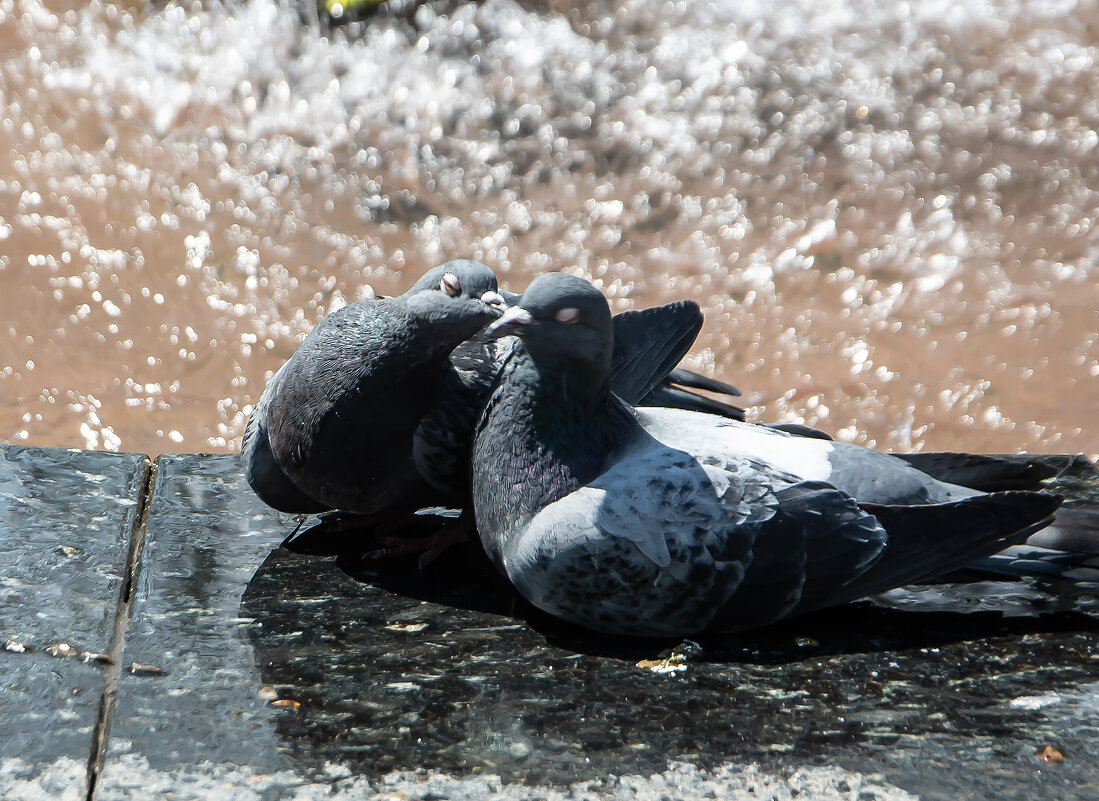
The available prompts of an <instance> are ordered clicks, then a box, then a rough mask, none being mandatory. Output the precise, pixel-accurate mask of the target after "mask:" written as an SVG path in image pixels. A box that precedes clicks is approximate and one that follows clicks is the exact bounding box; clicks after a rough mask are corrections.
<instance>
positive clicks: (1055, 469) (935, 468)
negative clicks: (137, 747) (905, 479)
mask: <svg viewBox="0 0 1099 801" xmlns="http://www.w3.org/2000/svg"><path fill="white" fill-rule="evenodd" d="M893 456H895V457H897V458H898V459H903V460H904V461H906V462H908V463H909V464H910V465H912V466H913V467H915V468H916V469H917V470H921V471H923V472H924V473H927V474H928V475H930V476H932V477H933V478H936V479H938V480H939V481H945V482H947V483H948V484H958V485H960V486H963V487H969V488H970V489H975V490H980V491H981V492H1004V491H1007V490H1037V489H1040V488H1041V486H1042V482H1043V481H1045V480H1046V479H1049V478H1053V476H1055V475H1057V474H1058V473H1059V472H1061V470H1062V469H1063V468H1064V465H1063V464H1062V463H1060V462H1059V461H1056V460H1057V459H1058V458H1059V457H1048V456H1029V455H1027V454H1017V455H1015V454H1011V455H1008V454H1002V455H992V454H980V453H950V452H943V453H894V454H893Z"/></svg>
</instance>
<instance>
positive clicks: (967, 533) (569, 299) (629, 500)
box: [473, 275, 1060, 636]
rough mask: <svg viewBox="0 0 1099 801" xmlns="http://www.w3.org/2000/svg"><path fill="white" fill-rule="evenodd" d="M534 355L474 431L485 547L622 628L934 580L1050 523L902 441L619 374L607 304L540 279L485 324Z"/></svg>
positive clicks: (1033, 505) (606, 626)
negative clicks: (944, 469) (677, 395)
mask: <svg viewBox="0 0 1099 801" xmlns="http://www.w3.org/2000/svg"><path fill="white" fill-rule="evenodd" d="M486 333H487V334H490V335H505V334H515V335H518V336H519V337H521V338H522V341H523V347H521V348H516V349H515V350H514V351H513V352H512V354H511V355H510V357H509V359H508V361H507V363H506V364H505V365H504V367H503V369H502V371H501V377H500V381H499V385H498V387H497V388H496V390H495V391H494V393H493V395H492V398H491V399H490V401H489V403H488V406H487V408H486V411H485V413H484V415H483V417H482V420H481V422H480V424H479V425H478V428H477V431H476V438H475V443H474V450H473V499H474V508H475V510H476V518H477V529H478V531H479V532H480V535H481V539H482V542H483V544H484V546H485V550H486V551H487V552H488V554H489V556H490V557H491V558H492V559H493V560H494V562H495V563H496V565H497V566H498V567H499V568H500V569H501V570H502V571H503V572H504V573H505V574H506V575H507V576H508V577H509V578H510V579H511V581H512V582H513V583H514V584H515V586H516V588H517V589H518V590H519V591H520V592H521V593H522V594H523V595H524V596H525V597H526V598H527V599H528V600H529V601H531V602H532V603H533V604H535V605H536V606H538V607H540V608H542V609H544V610H546V611H548V612H550V613H551V614H554V615H557V616H559V617H561V618H564V619H567V620H570V621H572V622H574V623H578V624H580V625H584V626H588V627H591V628H595V629H598V630H600V631H605V632H611V633H616V634H626V635H638V636H654V635H660V636H682V635H685V634H689V633H692V632H697V631H701V630H705V629H720V630H734V629H744V628H750V627H753V626H759V625H763V624H766V623H770V622H772V621H774V620H778V619H781V618H783V617H787V616H789V615H794V614H800V613H803V612H807V611H810V610H813V609H819V608H821V607H826V606H831V605H835V604H840V603H844V602H846V601H850V600H853V599H856V598H859V597H862V596H865V595H870V594H874V593H879V592H882V591H885V590H887V589H890V588H892V587H895V586H899V585H901V584H906V583H910V582H915V581H920V580H924V579H929V578H931V577H934V576H937V575H941V574H943V573H946V572H949V571H951V570H954V569H956V568H959V567H961V566H963V565H965V564H966V563H968V562H971V561H973V560H975V559H978V558H980V557H983V556H986V555H988V554H992V553H995V552H996V551H999V550H1001V549H1002V548H1004V547H1005V546H1008V545H1011V544H1013V543H1016V542H1019V541H1021V540H1022V539H1024V538H1025V537H1026V536H1027V535H1028V534H1030V533H1032V532H1033V531H1035V530H1037V529H1038V528H1041V527H1042V526H1044V525H1046V524H1047V523H1048V522H1049V520H1050V518H1051V515H1052V514H1053V511H1054V510H1055V509H1056V508H1057V506H1058V505H1059V503H1060V499H1059V498H1058V497H1054V496H1049V495H1044V494H1041V493H1034V492H999V493H993V494H983V493H980V492H977V491H975V490H971V489H968V488H965V487H960V486H957V485H952V484H946V483H943V482H939V481H936V480H935V479H933V478H932V477H930V476H929V475H927V474H926V473H923V472H921V471H919V470H917V469H915V468H913V467H911V466H910V465H908V464H906V463H905V462H903V461H901V460H899V459H895V458H894V457H892V456H889V455H887V454H883V453H878V452H875V451H871V450H868V449H865V448H859V447H857V446H854V445H847V444H844V443H835V442H830V441H827V440H822V439H814V438H805V437H797V436H791V435H789V434H786V433H784V432H780V431H774V430H770V429H766V428H763V427H760V426H752V425H746V424H744V423H740V422H736V421H732V420H727V419H722V418H718V417H714V416H712V415H706V414H699V413H696V412H692V411H683V410H676V409H659V408H645V409H637V410H635V409H631V408H630V407H629V406H627V405H626V404H624V403H622V402H621V401H620V400H619V399H617V398H616V397H615V396H614V395H613V394H612V393H611V392H610V387H609V382H608V377H609V374H610V367H611V353H612V337H613V331H612V325H611V322H610V313H609V310H608V308H607V304H606V301H605V300H604V299H603V297H602V296H601V295H600V294H599V293H598V291H596V290H595V289H594V288H593V287H591V285H590V284H587V283H586V282H584V281H582V280H580V279H576V278H573V277H571V276H565V275H547V276H542V277H540V278H538V279H536V280H535V281H534V282H533V283H532V284H531V285H530V287H529V288H528V290H527V292H526V293H525V294H524V295H523V298H522V300H521V303H520V305H519V306H518V307H514V308H512V309H509V310H508V311H507V312H505V314H504V316H503V317H502V318H501V319H500V320H498V321H496V322H495V323H493V324H492V325H491V326H490V327H489V329H488V330H487V331H486Z"/></svg>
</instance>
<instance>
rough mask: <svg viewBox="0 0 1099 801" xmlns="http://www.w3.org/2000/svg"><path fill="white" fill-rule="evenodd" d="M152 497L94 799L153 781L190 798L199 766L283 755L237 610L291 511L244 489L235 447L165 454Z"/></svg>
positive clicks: (267, 761)
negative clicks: (218, 452) (226, 451)
mask: <svg viewBox="0 0 1099 801" xmlns="http://www.w3.org/2000/svg"><path fill="white" fill-rule="evenodd" d="M149 503H150V507H149V514H148V522H147V524H146V531H145V546H144V551H143V553H142V558H141V569H140V573H139V577H138V580H137V582H136V584H135V592H134V606H133V611H132V615H131V619H130V626H129V629H128V631H127V634H126V643H125V653H124V656H123V659H122V667H123V671H122V675H121V678H120V681H119V687H118V699H117V703H116V706H115V714H114V719H113V722H112V725H111V736H110V741H109V744H108V750H107V757H106V761H105V767H104V772H103V775H102V776H101V778H100V780H99V783H98V787H97V793H96V797H97V799H99V800H100V801H103V800H104V799H112V798H128V797H130V796H131V794H132V792H133V791H135V790H140V789H141V788H144V787H147V786H148V785H149V783H150V782H152V783H153V785H154V786H156V782H157V781H160V782H161V784H162V785H163V788H164V789H165V790H174V789H176V788H178V789H179V790H180V792H181V793H182V795H181V796H179V797H183V798H187V797H191V796H189V795H187V792H186V791H187V783H188V778H187V777H188V776H193V775H194V774H195V773H196V772H197V773H202V772H209V771H212V770H213V769H214V768H215V767H216V766H218V765H227V766H238V765H239V766H246V767H247V768H248V769H250V770H252V771H255V772H259V773H261V774H262V773H265V772H275V771H277V770H279V768H280V767H282V766H283V763H284V762H285V760H284V759H282V758H281V757H280V754H279V748H278V741H277V740H276V738H275V737H274V734H273V731H274V729H273V726H272V721H273V719H274V718H276V717H277V714H278V713H277V711H276V710H275V709H272V708H269V707H268V706H267V700H265V699H264V698H263V697H261V693H260V684H261V681H260V679H259V675H258V672H257V671H256V669H255V665H254V661H253V657H252V648H251V646H250V645H249V643H248V640H247V637H246V636H245V631H246V628H247V625H248V622H249V621H246V620H242V619H240V618H239V616H238V615H239V609H240V597H241V593H242V592H243V590H244V588H245V586H246V585H247V584H248V580H249V579H250V578H251V577H252V574H253V573H254V572H255V570H256V567H257V566H258V565H259V564H260V563H261V562H262V561H263V559H264V557H265V556H266V555H267V553H268V552H270V550H271V549H272V548H273V547H276V546H278V544H279V542H280V541H281V539H282V538H283V537H284V536H285V535H286V534H287V533H288V532H289V531H290V530H292V528H293V525H294V524H293V520H292V519H291V518H289V517H286V516H282V515H279V514H278V513H277V512H274V511H272V510H270V509H268V508H267V507H266V506H264V505H263V504H262V503H261V502H260V501H259V500H258V499H257V498H256V497H255V496H254V495H253V494H252V493H251V491H250V490H249V489H248V486H247V484H245V483H244V481H243V477H242V475H241V472H240V467H239V458H238V457H236V456H202V455H186V456H161V457H160V458H159V459H158V460H157V474H156V483H155V486H154V487H153V490H152V495H151V498H150V501H149ZM135 663H136V664H137V665H141V666H145V667H143V668H138V669H136V671H135V670H134V667H133V666H134V664H135ZM154 795H155V794H154ZM196 797H201V796H196Z"/></svg>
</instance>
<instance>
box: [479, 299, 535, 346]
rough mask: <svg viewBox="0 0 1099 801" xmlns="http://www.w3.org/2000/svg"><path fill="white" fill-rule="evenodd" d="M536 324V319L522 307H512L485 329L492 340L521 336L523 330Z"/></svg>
mask: <svg viewBox="0 0 1099 801" xmlns="http://www.w3.org/2000/svg"><path fill="white" fill-rule="evenodd" d="M533 322H534V317H533V316H532V315H531V313H530V312H529V311H527V310H526V309H524V308H523V307H522V306H512V307H511V308H510V309H508V310H507V311H506V312H504V314H503V316H501V317H500V319H499V320H497V321H496V322H494V323H492V324H491V325H489V327H488V328H486V329H485V334H487V335H488V337H489V338H490V339H499V338H500V337H506V336H511V335H513V334H521V333H522V331H523V329H524V328H526V327H527V326H528V325H530V324H531V323H533Z"/></svg>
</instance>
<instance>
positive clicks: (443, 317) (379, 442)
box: [241, 260, 505, 515]
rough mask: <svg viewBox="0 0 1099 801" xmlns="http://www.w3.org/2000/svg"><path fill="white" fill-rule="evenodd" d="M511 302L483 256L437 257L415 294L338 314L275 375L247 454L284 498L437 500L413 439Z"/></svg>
mask: <svg viewBox="0 0 1099 801" xmlns="http://www.w3.org/2000/svg"><path fill="white" fill-rule="evenodd" d="M504 308H505V304H504V300H503V298H502V297H501V296H500V294H499V293H498V292H497V285H496V276H495V275H494V274H493V273H492V271H491V270H490V269H489V268H488V267H486V266H485V265H483V264H479V263H477V262H474V261H468V260H459V261H451V262H448V263H446V264H444V265H442V266H440V267H436V268H435V269H433V270H430V271H428V272H427V274H425V275H424V276H423V277H422V278H421V279H420V280H419V281H417V282H416V283H415V284H414V285H413V286H412V288H411V289H409V290H408V291H407V292H406V293H404V294H403V295H400V296H399V297H395V298H387V299H385V300H364V301H359V302H357V303H352V304H350V305H348V306H346V307H344V308H342V309H340V310H338V311H335V312H333V313H332V314H330V315H328V316H327V317H326V318H325V319H324V320H322V321H321V322H320V323H319V324H318V325H317V327H316V328H314V329H313V331H312V332H310V334H309V336H307V337H306V338H305V341H304V342H302V344H301V347H299V348H298V350H297V352H296V353H294V355H293V356H292V357H291V358H290V359H289V361H287V362H286V364H284V365H283V366H282V368H281V369H280V370H279V371H278V372H277V373H276V374H275V376H274V377H273V378H272V379H271V381H270V383H269V384H268V386H267V388H266V389H265V390H264V392H263V395H262V396H261V397H260V400H259V402H258V403H257V404H256V406H255V408H254V409H253V412H252V415H251V418H250V419H249V422H248V427H247V429H246V431H245V436H244V443H243V447H242V448H241V454H242V458H243V461H244V465H245V475H246V477H247V479H248V482H249V484H250V485H251V486H252V488H253V489H254V490H255V492H256V494H257V495H259V496H260V498H261V499H262V500H263V501H264V502H265V503H267V504H268V505H269V506H272V507H274V508H276V509H279V510H281V511H285V512H294V513H311V512H320V511H325V510H328V509H339V510H343V511H349V512H355V513H360V514H367V515H378V514H381V513H386V514H389V513H392V514H395V515H407V514H410V513H411V512H414V511H416V509H418V508H421V507H422V506H425V505H429V504H431V503H433V502H434V501H433V498H435V496H436V495H437V493H435V492H432V491H431V490H430V488H429V487H428V485H427V484H425V483H424V481H423V480H422V479H421V478H420V477H419V474H418V473H417V472H416V466H415V462H414V460H413V456H412V443H413V437H414V435H415V432H416V428H417V426H418V425H419V422H420V420H421V418H423V417H424V416H425V415H426V414H427V413H428V412H429V411H430V410H431V408H432V407H433V405H434V404H435V402H436V399H437V397H438V392H439V385H440V382H441V380H442V376H443V374H444V371H445V370H446V367H447V364H448V360H449V358H450V354H451V351H453V350H454V348H455V347H456V346H457V345H458V344H460V343H461V342H463V341H465V340H467V339H468V338H469V337H471V336H472V335H473V334H475V333H476V332H477V331H478V330H479V329H481V328H483V327H484V325H485V324H486V323H488V322H489V321H490V320H492V319H494V318H495V317H498V316H499V315H500V313H501V312H502V311H503V309H504Z"/></svg>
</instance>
